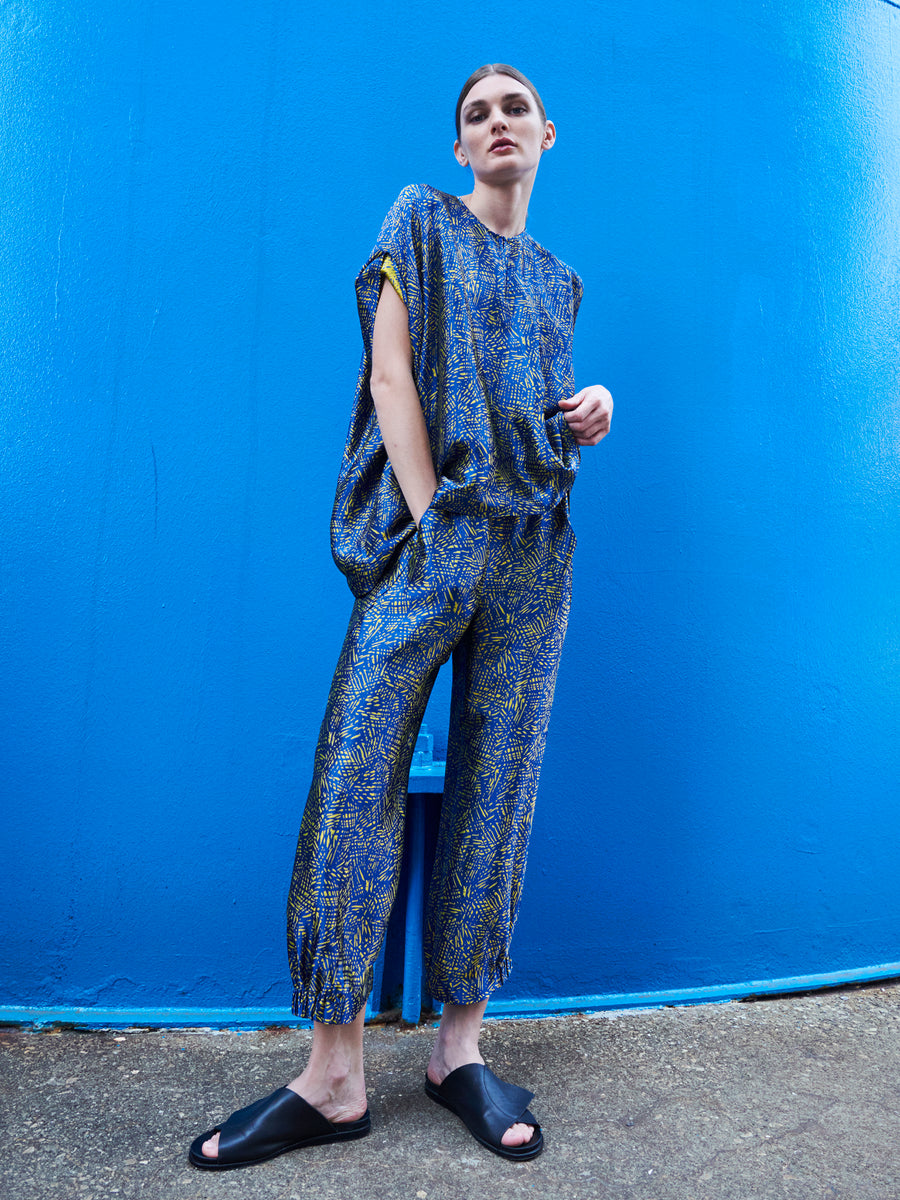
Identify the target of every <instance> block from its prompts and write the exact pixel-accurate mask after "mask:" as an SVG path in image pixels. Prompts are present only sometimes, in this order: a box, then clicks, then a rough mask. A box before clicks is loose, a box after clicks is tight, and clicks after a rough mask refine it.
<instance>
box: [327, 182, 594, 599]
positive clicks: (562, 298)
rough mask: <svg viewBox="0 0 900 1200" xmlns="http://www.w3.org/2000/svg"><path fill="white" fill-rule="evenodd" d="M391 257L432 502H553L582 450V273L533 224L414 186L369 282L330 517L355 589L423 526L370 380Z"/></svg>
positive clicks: (360, 281) (390, 222)
mask: <svg viewBox="0 0 900 1200" xmlns="http://www.w3.org/2000/svg"><path fill="white" fill-rule="evenodd" d="M386 256H388V257H389V258H390V264H391V267H392V269H393V272H394V280H395V281H396V283H399V287H400V290H401V294H402V298H403V300H404V302H405V304H406V307H407V310H408V312H409V330H410V341H411V345H412V354H413V375H414V378H415V383H416V387H417V389H418V393H419V397H420V399H421V402H422V408H423V411H424V413H425V421H426V425H427V427H428V431H429V437H430V440H431V452H432V458H433V461H434V465H435V470H436V472H437V476H438V491H437V494H436V495H435V497H434V500H433V501H432V504H433V506H434V507H435V508H436V509H439V510H441V511H445V512H456V513H467V512H475V511H477V510H479V509H481V508H488V509H491V510H492V511H494V512H496V513H498V514H506V515H508V516H518V515H524V514H527V513H539V512H546V511H547V510H549V509H553V508H555V507H556V506H557V505H558V504H559V503H560V502H561V501H562V500H563V499H564V497H565V496H566V495H567V494H568V492H569V490H570V489H571V487H572V484H573V482H574V479H575V473H576V470H577V468H578V461H579V453H578V447H577V444H576V442H575V439H574V437H573V436H572V434H571V432H570V430H569V427H568V425H567V423H566V421H565V418H564V416H563V414H562V412H561V411H560V409H559V402H560V401H561V400H563V399H568V398H569V397H570V396H572V394H573V392H574V374H573V368H572V334H573V330H574V325H575V317H576V314H577V312H578V306H579V304H580V302H581V294H582V286H581V281H580V279H579V278H578V276H577V275H576V274H575V272H574V271H572V270H571V268H569V267H567V266H566V265H565V264H564V263H562V262H561V261H560V260H559V259H557V258H556V257H554V255H552V254H551V253H550V252H549V251H547V250H545V249H544V247H543V246H540V245H539V244H538V243H537V242H536V241H535V240H534V239H533V238H532V237H530V236H529V235H528V234H527V233H521V234H519V235H518V236H517V237H513V238H504V237H501V236H500V235H499V234H495V233H493V232H491V230H489V229H488V228H487V227H486V226H485V225H483V224H482V223H481V222H480V221H479V220H478V219H477V217H475V216H474V214H473V213H471V212H470V211H469V209H468V208H467V207H466V205H465V204H463V202H462V201H461V200H460V199H458V198H457V197H456V196H450V195H447V194H445V193H443V192H439V191H437V190H436V189H435V188H432V187H428V186H427V185H418V186H412V187H407V188H405V189H404V190H403V191H402V192H401V193H400V196H399V197H398V199H397V201H396V202H395V204H394V205H393V207H392V208H391V210H390V212H389V213H388V215H387V217H386V218H385V221H384V225H383V227H382V230H381V233H380V235H379V238H378V241H377V242H376V244H375V247H374V249H373V251H372V254H371V255H370V257H369V259H368V261H367V262H366V265H365V266H364V267H363V269H362V271H361V272H360V274H359V276H358V278H357V281H356V292H357V303H358V309H359V317H360V325H361V330H362V337H363V358H362V364H361V366H360V371H359V378H358V382H357V392H356V400H355V404H354V408H353V414H352V418H351V422H350V429H349V433H348V436H347V443H346V448H345V451H344V458H343V462H342V464H341V471H340V476H339V479H338V486H337V494H336V497H335V504H334V512H333V516H332V528H331V536H332V552H333V554H334V558H335V561H336V562H337V564H338V566H339V567H340V569H341V570H342V571H343V572H344V574H345V575H346V576H347V580H348V583H349V585H350V587H351V589H352V590H353V593H354V595H356V596H363V595H365V594H366V592H368V591H369V590H371V588H373V587H374V586H375V585H376V584H377V583H378V581H379V580H380V579H382V578H383V577H384V575H385V574H386V573H387V572H388V571H389V570H390V568H391V565H392V563H393V562H394V560H395V559H396V557H397V555H398V554H399V552H400V549H401V547H402V546H403V544H404V543H405V542H406V541H408V540H409V539H410V538H411V537H412V535H413V533H414V531H415V525H414V523H413V521H412V518H411V516H410V513H409V510H408V508H407V506H406V502H405V501H404V499H403V494H402V492H401V490H400V487H399V485H398V483H397V480H396V477H395V476H394V473H393V471H392V469H391V465H390V463H389V461H388V459H387V455H386V453H385V449H384V445H383V442H382V439H381V433H380V431H379V428H378V421H377V418H376V415H375V408H374V404H373V401H372V395H371V391H370V388H369V380H370V374H371V353H372V330H373V327H374V323H375V310H376V308H377V306H378V299H379V296H380V293H381V285H382V274H381V270H382V264H383V262H384V260H385V257H386Z"/></svg>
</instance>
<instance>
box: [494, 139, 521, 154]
mask: <svg viewBox="0 0 900 1200" xmlns="http://www.w3.org/2000/svg"><path fill="white" fill-rule="evenodd" d="M515 148H516V143H515V142H511V141H510V140H509V138H499V139H498V140H497V141H496V142H493V143H492V144H491V154H493V153H494V151H495V150H514V149H515Z"/></svg>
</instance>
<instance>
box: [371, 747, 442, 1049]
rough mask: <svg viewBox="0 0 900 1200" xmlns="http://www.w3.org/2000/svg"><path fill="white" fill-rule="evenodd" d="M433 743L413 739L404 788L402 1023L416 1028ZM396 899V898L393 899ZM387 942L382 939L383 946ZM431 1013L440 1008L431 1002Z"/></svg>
mask: <svg viewBox="0 0 900 1200" xmlns="http://www.w3.org/2000/svg"><path fill="white" fill-rule="evenodd" d="M433 747H434V739H433V738H432V736H431V734H430V733H429V732H428V728H427V726H425V725H423V726H422V727H421V729H420V730H419V736H418V738H417V739H416V749H415V752H414V753H413V758H412V764H411V766H410V769H409V785H408V787H407V793H406V798H407V804H406V829H407V838H408V841H407V849H408V858H407V861H408V872H407V878H406V925H405V928H404V939H403V1007H402V1010H401V1012H402V1016H403V1020H404V1021H408V1022H409V1023H410V1024H413V1025H414V1024H416V1022H417V1021H418V1020H419V1017H420V1016H421V1014H422V944H423V927H424V912H425V819H426V807H427V804H428V799H429V797H430V796H434V795H438V796H439V795H441V794H442V793H443V790H444V768H445V766H446V763H442V762H435V761H434V754H433ZM397 898H398V899H399V898H400V897H399V895H398V897H397ZM386 942H387V939H385V944H386ZM384 957H385V945H382V947H381V953H380V954H379V956H378V961H377V962H376V963H375V968H374V977H373V985H372V991H371V993H370V995H369V1000H368V1003H367V1005H366V1020H367V1021H368V1020H370V1019H371V1018H372V1017H375V1016H377V1015H378V1013H379V1011H380V1005H381V988H382V983H383V979H384ZM432 1005H433V1007H434V1009H435V1011H437V1012H439V1011H440V1007H441V1006H440V1004H438V1003H435V1002H434V1001H432Z"/></svg>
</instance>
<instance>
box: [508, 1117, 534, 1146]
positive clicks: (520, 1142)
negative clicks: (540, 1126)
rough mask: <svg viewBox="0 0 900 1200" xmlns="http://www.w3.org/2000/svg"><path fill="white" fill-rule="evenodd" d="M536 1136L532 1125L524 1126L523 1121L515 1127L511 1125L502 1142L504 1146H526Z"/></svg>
mask: <svg viewBox="0 0 900 1200" xmlns="http://www.w3.org/2000/svg"><path fill="white" fill-rule="evenodd" d="M533 1135H534V1127H533V1126H531V1125H523V1124H522V1123H521V1121H519V1122H517V1123H516V1124H515V1125H510V1127H509V1129H507V1131H506V1133H504V1135H503V1137H502V1139H501V1141H502V1142H503V1145H504V1146H524V1145H525V1144H526V1142H530V1141H531V1139H532V1137H533Z"/></svg>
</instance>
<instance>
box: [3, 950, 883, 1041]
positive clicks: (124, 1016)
mask: <svg viewBox="0 0 900 1200" xmlns="http://www.w3.org/2000/svg"><path fill="white" fill-rule="evenodd" d="M879 979H881V980H886V979H900V962H897V963H882V964H880V965H879V966H873V967H859V968H858V969H855V970H852V971H828V972H826V973H825V974H821V975H792V976H788V977H786V978H783V979H762V980H751V981H749V982H746V983H723V984H714V985H712V986H709V987H699V988H678V989H674V990H671V991H660V992H609V993H606V994H600V995H596V996H556V997H547V998H534V997H533V998H527V997H526V998H523V999H519V1000H505V1001H504V1000H495V1001H491V1002H490V1003H489V1004H488V1008H487V1017H488V1018H493V1019H495V1020H510V1019H512V1018H513V1017H519V1018H524V1017H558V1016H567V1015H570V1014H573V1013H598V1012H611V1011H614V1010H616V1009H629V1008H666V1007H670V1006H673V1005H688V1004H727V1003H728V1002H729V1001H731V1000H744V999H747V998H748V997H750V996H772V995H779V994H781V993H784V994H788V995H789V994H791V993H795V992H809V991H816V990H819V989H822V988H833V987H841V986H844V985H846V984H853V983H872V982H875V981H877V980H879ZM311 1024H312V1023H311V1022H310V1021H306V1020H302V1019H300V1018H298V1017H295V1016H293V1014H292V1013H291V1011H290V1009H288V1008H76V1007H65V1006H55V1007H52V1008H36V1007H16V1006H14V1005H0V1025H21V1026H26V1027H30V1028H33V1029H44V1028H46V1027H47V1026H52V1025H67V1026H71V1027H73V1028H76V1029H134V1028H139V1029H238V1030H245V1029H246V1030H250V1029H265V1028H267V1027H269V1026H271V1025H286V1026H291V1027H292V1028H296V1029H309V1028H310V1027H311Z"/></svg>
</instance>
